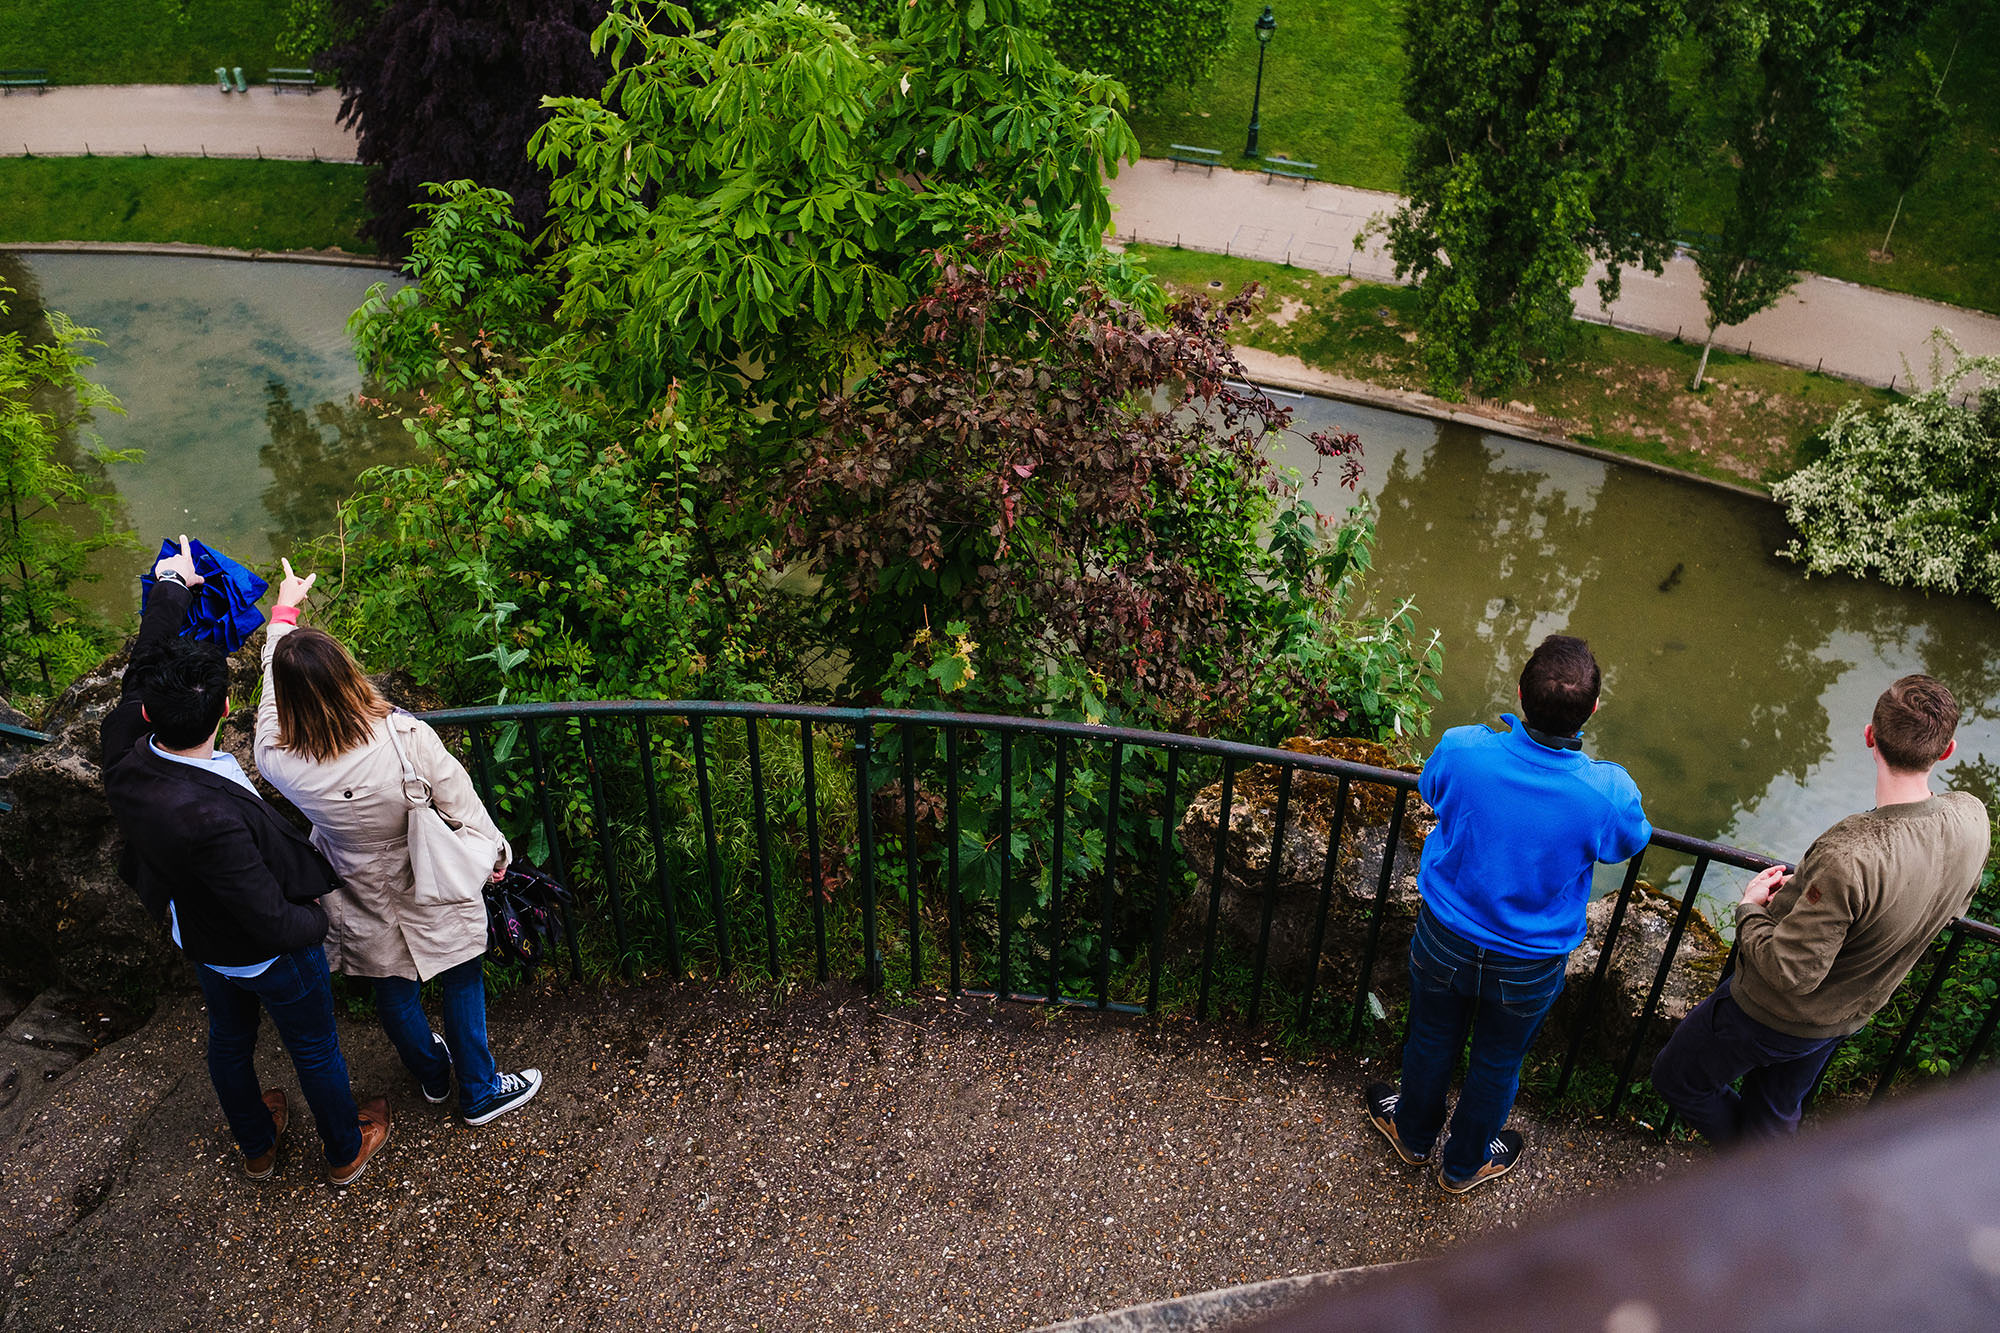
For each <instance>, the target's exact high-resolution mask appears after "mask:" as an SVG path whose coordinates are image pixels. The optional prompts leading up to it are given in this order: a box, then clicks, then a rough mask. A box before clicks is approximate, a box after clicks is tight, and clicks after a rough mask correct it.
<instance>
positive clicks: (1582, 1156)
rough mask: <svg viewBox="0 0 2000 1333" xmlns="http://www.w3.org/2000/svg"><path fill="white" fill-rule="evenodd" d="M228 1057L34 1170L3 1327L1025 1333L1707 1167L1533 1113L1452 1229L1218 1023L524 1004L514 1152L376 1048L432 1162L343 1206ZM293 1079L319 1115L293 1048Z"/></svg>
mask: <svg viewBox="0 0 2000 1333" xmlns="http://www.w3.org/2000/svg"><path fill="white" fill-rule="evenodd" d="M201 1023H202V1017H201V1014H200V1011H199V1008H198V1007H197V1005H196V1003H195V1001H194V1000H192V999H184V1000H178V1001H175V1002H174V1003H172V1004H171V1005H169V1006H165V1007H163V1009H162V1012H161V1014H160V1016H159V1017H158V1018H156V1019H155V1021H154V1023H153V1024H151V1025H150V1026H149V1027H148V1028H147V1029H145V1030H143V1031H142V1032H140V1033H138V1034H135V1035H134V1036H133V1037H131V1038H128V1039H127V1041H126V1042H124V1043H120V1044H119V1045H118V1046H114V1047H112V1048H110V1049H109V1050H107V1051H106V1052H105V1053H104V1054H103V1055H101V1056H99V1057H97V1058H96V1059H93V1060H91V1061H88V1062H86V1063H85V1064H84V1065H82V1066H80V1067H79V1068H78V1069H77V1070H75V1071H73V1072H72V1073H71V1074H70V1075H69V1076H68V1079H69V1080H70V1084H69V1086H68V1087H66V1088H65V1089H64V1091H63V1094H62V1095H61V1096H59V1097H57V1098H56V1099H54V1101H53V1102H52V1103H51V1105H50V1106H49V1107H48V1108H47V1109H45V1110H44V1111H43V1112H42V1113H41V1114H40V1115H39V1116H38V1117H37V1119H36V1121H35V1122H34V1123H32V1124H31V1126H30V1127H29V1128H28V1129H27V1130H26V1131H24V1133H23V1134H22V1136H21V1137H20V1139H19V1140H17V1141H16V1143H14V1144H13V1145H11V1146H10V1148H9V1149H8V1150H7V1155H5V1156H4V1157H0V1209H5V1210H6V1211H7V1213H9V1214H10V1215H13V1216H14V1217H16V1218H25V1219H28V1220H27V1222H26V1223H20V1224H16V1227H15V1231H14V1232H13V1233H12V1234H9V1233H8V1232H7V1231H6V1230H5V1229H4V1228H0V1243H4V1244H5V1245H6V1246H7V1249H6V1250H5V1251H3V1252H0V1259H4V1260H5V1262H4V1266H0V1273H4V1272H6V1271H9V1270H16V1276H15V1277H14V1278H13V1286H12V1290H11V1292H10V1293H9V1298H8V1301H7V1305H6V1312H5V1315H4V1317H0V1326H4V1327H5V1328H6V1329H10V1330H11V1329H24V1330H25V1329H77V1330H86V1329H87V1330H100V1329H111V1328H117V1327H120V1326H121V1325H136V1326H142V1327H145V1328H147V1329H149V1330H159V1331H161V1333H166V1331H167V1330H181V1329H188V1330H192V1329H203V1330H208V1329H225V1328H226V1329H253V1328H254V1329H265V1328H270V1329H315V1330H327V1329H338V1328H368V1327H377V1326H398V1327H422V1328H438V1329H466V1328H519V1329H586V1330H588V1329H607V1330H608V1329H633V1328H655V1327H657V1328H676V1329H690V1330H710V1329H713V1330H723V1329H779V1328H782V1329H787V1330H802V1329H877V1328H883V1329H886V1328H923V1329H959V1328H963V1329H1012V1330H1020V1329H1026V1328H1030V1327H1033V1326H1036V1325H1039V1324H1044V1323H1048V1322H1052V1321H1055V1320H1058V1319H1063V1318H1067V1317H1070V1316H1073V1315H1077V1314H1082V1313H1087V1312H1091V1311H1095V1310H1104V1309H1110V1308H1115V1307H1118V1306H1123V1305H1128V1304H1133V1303H1136V1302H1140V1301H1149V1300H1156V1299H1161V1298H1165V1297H1170V1296H1174V1295H1178V1294H1183V1293H1188V1292H1195V1291H1201V1290H1205V1289H1208V1288H1213V1287H1218V1286H1223V1285H1228V1284H1232V1283H1238V1282H1246V1281H1253V1280H1258V1279H1263V1278H1270V1277H1275V1276H1280V1275H1284V1274H1291V1273H1301V1272H1311V1271H1316V1270H1323V1269H1331V1268H1343V1267H1348V1266H1351V1265H1356V1264H1369V1263H1379V1262H1384V1261H1390V1260H1397V1259H1404V1258H1410V1257H1414V1256H1419V1255H1425V1254H1434V1253H1437V1252H1439V1251H1441V1250H1443V1249H1445V1248H1447V1247H1450V1246H1452V1245H1455V1244H1458V1243H1460V1242H1463V1241H1465V1240H1467V1239H1468V1238H1470V1237H1473V1236H1476V1235H1478V1234H1479V1233H1480V1232H1482V1231H1486V1230H1489V1229H1491V1228H1495V1227H1510V1226H1515V1225H1518V1224H1519V1223H1521V1222H1522V1221H1524V1220H1526V1219H1528V1218H1531V1217H1534V1216H1536V1215H1538V1214H1541V1213H1545V1212H1547V1211H1549V1210H1550V1209H1552V1208H1555V1207H1557V1206H1559V1205H1560V1203H1561V1201H1562V1200H1564V1199H1567V1198H1571V1197H1575V1196H1580V1195H1588V1194H1595V1193H1598V1192H1601V1191H1603V1190H1605V1189H1607V1188H1609V1187H1611V1186H1612V1185H1614V1184H1622V1183H1630V1182H1635V1181H1645V1180H1652V1179H1656V1178H1658V1177H1660V1176H1661V1175H1662V1174H1663V1173H1666V1172H1668V1171H1671V1170H1673V1169H1675V1168H1676V1167H1677V1166H1679V1165H1680V1164H1682V1163H1683V1162H1684V1161H1685V1160H1687V1154H1686V1153H1685V1152H1684V1151H1683V1150H1680V1149H1676V1148H1670V1147H1665V1146H1662V1145H1661V1144H1659V1143H1658V1142H1657V1141H1655V1140H1654V1139H1653V1138H1652V1137H1651V1136H1648V1135H1643V1134H1640V1133H1637V1132H1630V1131H1626V1130H1623V1129H1605V1128H1600V1127H1593V1126H1589V1125H1587V1124H1584V1123H1582V1122H1577V1121H1567V1120H1549V1119H1543V1118H1529V1119H1524V1118H1522V1117H1517V1119H1516V1123H1517V1124H1519V1125H1520V1126H1521V1127H1522V1128H1523V1130H1524V1131H1525V1132H1526V1133H1527V1135H1528V1140H1529V1145H1530V1150H1529V1155H1528V1156H1527V1158H1526V1159H1525V1160H1524V1162H1523V1164H1522V1166H1521V1167H1520V1168H1518V1169H1517V1170H1516V1172H1515V1173H1514V1174H1513V1176H1512V1177H1510V1178H1509V1179H1507V1180H1505V1181H1501V1182H1496V1184H1494V1185H1493V1186H1489V1187H1487V1188H1484V1189H1481V1190H1479V1191H1477V1192H1475V1193H1473V1194H1470V1195H1467V1196H1464V1197H1462V1198H1456V1197H1450V1196H1446V1195H1444V1194H1442V1193H1441V1192H1440V1191H1439V1190H1438V1189H1437V1188H1436V1187H1435V1185H1433V1184H1432V1183H1430V1182H1429V1181H1428V1179H1427V1178H1426V1177H1425V1176H1424V1175H1423V1174H1422V1173H1420V1172H1419V1171H1417V1170H1415V1169H1413V1168H1408V1167H1404V1166H1402V1165H1401V1164H1400V1163H1398V1162H1396V1161H1395V1159H1394V1158H1393V1156H1391V1154H1390V1153H1389V1152H1388V1150H1387V1148H1386V1146H1385V1145H1384V1144H1382V1143H1381V1141H1380V1139H1379V1137H1378V1136H1376V1135H1375V1133H1374V1131H1373V1130H1372V1129H1370V1128H1369V1127H1368V1126H1367V1124H1366V1123H1365V1121H1363V1120H1362V1119H1361V1117H1360V1116H1359V1114H1358V1113H1357V1112H1356V1111H1355V1110H1353V1109H1352V1108H1353V1107H1354V1106H1355V1105H1356V1104H1357V1099H1358V1095H1359V1089H1360V1087H1361V1086H1362V1085H1363V1084H1364V1083H1366V1082H1368V1081H1369V1080H1370V1079H1371V1078H1374V1077H1378V1076H1379V1072H1380V1071H1379V1062H1377V1066H1375V1067H1370V1066H1368V1065H1366V1064H1365V1063H1364V1062H1363V1061H1361V1060H1360V1059H1358V1058H1355V1057H1347V1056H1334V1057H1331V1058H1329V1059H1327V1060H1325V1061H1321V1062H1316V1063H1310V1062H1300V1061H1296V1060H1292V1059H1290V1058H1286V1057H1282V1056H1279V1055H1277V1054H1275V1053H1274V1050H1273V1049H1272V1048H1269V1047H1266V1046H1264V1045H1260V1044H1259V1043H1258V1042H1257V1040H1256V1039H1255V1038H1249V1037H1245V1036H1243V1035H1242V1034H1241V1033H1240V1032H1237V1031H1233V1030H1232V1031H1224V1030H1219V1029H1215V1028H1210V1027H1197V1026H1195V1025H1193V1024H1189V1023H1184V1022H1171V1021H1170V1022H1165V1023H1160V1024H1154V1023H1150V1022H1139V1021H1132V1020H1119V1019H1109V1020H1106V1019H1099V1018H1097V1017H1095V1016H1070V1017H1064V1016H1055V1017H1053V1018H1052V1017H1050V1016H1048V1015H1045V1014H1043V1013H1041V1012H1039V1011H1034V1010H1028V1009H1023V1008H1018V1007H1017V1008H1009V1009H1006V1010H1002V1011H999V1012H992V1011H989V1010H988V1009H987V1008H986V1007H985V1006H984V1005H976V1004H971V1003H967V1004H961V1005H950V1004H946V1003H944V1002H942V1001H935V1000H934V1001H931V1002H930V1003H929V1004H928V1005H927V1006H924V1007H900V1008H889V1007H885V1006H881V1005H878V1004H875V1003H871V1002H869V1001H867V1000H866V999H864V998H862V997H861V996H859V995H857V994H853V993H845V994H843V993H838V992H835V993H827V992H812V993H808V994H806V995H804V996H799V997H795V998H792V999H791V1000H789V1001H787V1002H783V1003H777V1002H774V1001H773V1000H772V999H771V998H770V997H768V996H757V995H749V996H746V995H738V994H734V993H730V992H725V991H719V990H713V989H708V988H695V987H686V988H682V989H680V990H677V991H668V992H655V991H643V990H637V989H629V990H627V989H613V990H607V991H603V992H591V991H587V990H581V989H578V990H569V991H555V992H551V993H549V994H542V995H535V994H519V995H516V996H513V997H510V998H509V999H508V1000H506V1001H504V1002H501V1003H499V1004H497V1005H496V1006H495V1012H494V1015H493V1033H494V1045H495V1048H496V1051H497V1053H498V1054H499V1055H500V1058H501V1061H502V1064H503V1066H506V1065H512V1064H520V1063H531V1062H539V1063H540V1064H541V1065H542V1067H543V1068H544V1070H545V1071H547V1073H548V1074H549V1076H550V1083H549V1086H548V1089H547V1090H546V1091H545V1092H544V1093H543V1094H542V1096H541V1097H540V1098H539V1099H538V1100H537V1101H535V1102H534V1103H532V1104H530V1105H529V1106H528V1107H526V1108H524V1109H523V1110H522V1111H520V1112H518V1113H516V1114H514V1115H512V1116H510V1117H508V1118H506V1119H503V1120H500V1121H496V1122H494V1123H493V1124H492V1125H489V1126H487V1127H485V1128H483V1129H479V1130H469V1129H467V1128H465V1126H464V1125H463V1123H462V1122H460V1121H457V1120H454V1119H452V1118H450V1117H448V1116H446V1115H445V1114H444V1113H443V1108H432V1107H428V1106H426V1105H424V1103H423V1101H422V1100H421V1098H419V1097H418V1096H417V1095H416V1090H415V1088H414V1086H413V1085H411V1084H410V1082H409V1081H408V1079H407V1076H405V1075H403V1074H402V1073H401V1071H400V1069H399V1068H397V1067H396V1066H395V1065H394V1057H393V1055H392V1054H391V1053H390V1052H389V1050H388V1047H387V1043H386V1041H385V1040H384V1039H383V1038H382V1037H381V1036H380V1034H379V1033H378V1032H377V1031H375V1030H374V1029H373V1027H372V1026H371V1025H358V1024H350V1025H349V1026H348V1027H347V1028H346V1029H345V1030H344V1032H343V1039H342V1044H343V1048H344V1049H345V1050H346V1051H347V1052H348V1057H349V1061H350V1064H351V1066H352V1067H353V1071H354V1076H355V1084H356V1087H357V1088H358V1089H360V1090H361V1091H362V1092H363V1094H364V1095H366V1094H369V1093H372V1092H375V1091H380V1090H383V1089H387V1090H388V1091H389V1092H390V1094H391V1096H392V1100H393V1102H394V1104H395V1108H396V1114H397V1120H396V1130H395V1137H394V1138H393V1139H392V1141H391V1142H390V1144H389V1146H388V1147H387V1148H386V1149H385V1150H384V1154H383V1156H382V1157H381V1158H380V1159H378V1164H377V1165H376V1166H374V1167H373V1168H371V1170H370V1172H369V1174H368V1175H367V1176H366V1177H364V1178H363V1179H362V1180H361V1181H360V1182H359V1183H357V1184H356V1185H355V1186H354V1187H353V1188H351V1189H348V1190H345V1191H339V1192H336V1191H332V1190H330V1189H328V1188H327V1187H325V1186H324V1185H322V1184H320V1183H319V1180H318V1170H317V1166H318V1161H317V1158H318V1144H317V1140H316V1139H315V1138H314V1136H313V1135H312V1133H311V1130H310V1129H309V1128H308V1127H307V1124H306V1123H305V1121H304V1119H303V1118H301V1120H300V1121H299V1122H298V1123H297V1124H296V1125H295V1126H294V1129H293V1137H291V1139H290V1140H289V1141H288V1144H287V1147H286V1150H285V1152H284V1153H283V1155H282V1156H281V1158H280V1166H279V1173H278V1176H277V1178H276V1179H275V1180H273V1181H270V1182H267V1183H265V1184H263V1185H252V1184H250V1183H248V1182H246V1181H244V1180H242V1179H241V1178H240V1176H238V1175H237V1174H236V1158H235V1153H234V1150H233V1148H232V1147H231V1145H230V1144H229V1142H228V1139H227V1136H226V1133H225V1131H224V1130H223V1128H222V1125H221V1120H220V1115H219V1113H218V1112H217V1109H216V1106H215V1102H214V1095H213V1092H212V1091H211V1090H210V1088H209V1086H208V1082H207V1079H206V1077H205V1076H204V1075H203V1073H202V1069H201V1064H200V1058H201V1054H200V1053H201V1045H200V1036H199V1034H200V1029H201ZM261 1067H262V1068H263V1069H264V1070H265V1072H266V1077H267V1079H270V1080H271V1081H274V1082H282V1083H284V1084H286V1085H287V1086H290V1087H295V1085H293V1084H292V1077H291V1071H290V1069H289V1066H288V1064H287V1063H286V1062H285V1061H284V1059H283V1057H282V1055H281V1054H279V1053H278V1052H276V1050H275V1048H273V1049H272V1051H271V1053H270V1054H269V1055H267V1056H265V1057H264V1058H263V1064H262V1066H261ZM293 1095H294V1098H295V1099H296V1095H297V1094H296V1091H295V1090H294V1093H293ZM121 1115H123V1116H124V1117H125V1121H124V1122H123V1133H122V1135H121V1133H120V1132H119V1126H120V1123H121V1122H120V1117H121ZM80 1145H81V1147H80ZM86 1148H87V1149H88V1150H87V1151H86V1150H83V1149H86ZM1558 1153H1560V1155H1558ZM79 1158H82V1159H88V1160H87V1161H86V1163H85V1165H84V1166H83V1167H82V1168H81V1169H78V1168H76V1165H75V1163H76V1160H77V1159H79ZM92 1162H94V1163H95V1165H94V1166H93V1165H90V1163H92ZM65 1163H67V1164H68V1165H65ZM65 1170H67V1171H68V1172H69V1174H67V1175H65V1174H64V1171H65ZM64 1207H67V1208H68V1209H69V1213H68V1214H67V1215H60V1214H62V1210H63V1208H64ZM82 1209H88V1211H85V1212H83V1213H82V1215H81V1216H80V1217H76V1216H75V1214H76V1212H77V1211H78V1210H82ZM59 1215H60V1216H59ZM37 1218H41V1219H43V1220H42V1221H41V1222H36V1221H35V1219H37ZM51 1218H53V1219H54V1220H49V1219H51ZM59 1226H66V1228H67V1229H66V1230H58V1229H57V1228H58V1227H59ZM24 1228H25V1229H24Z"/></svg>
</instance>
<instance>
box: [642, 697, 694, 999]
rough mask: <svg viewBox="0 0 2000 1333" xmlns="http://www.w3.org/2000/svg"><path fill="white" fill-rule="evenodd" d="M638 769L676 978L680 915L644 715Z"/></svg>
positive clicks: (649, 731) (669, 960)
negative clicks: (662, 824)
mask: <svg viewBox="0 0 2000 1333" xmlns="http://www.w3.org/2000/svg"><path fill="white" fill-rule="evenodd" d="M638 723H639V726H638V738H639V769H640V772H641V773H642V774H644V776H645V779H646V831H647V833H648V835H649V836H650V837H651V838H652V840H653V875H654V878H655V880H656V881H657V882H658V887H659V893H660V909H661V910H662V911H663V912H665V913H666V914H667V965H668V966H669V967H671V968H672V969H673V973H674V976H675V977H676V978H679V977H680V976H681V975H682V972H683V970H684V968H685V964H684V963H683V961H682V959H681V914H680V907H679V905H678V904H677V903H676V902H675V901H674V881H673V875H672V873H671V872H670V871H669V870H668V868H667V840H666V837H665V835H664V834H663V833H662V832H661V829H660V784H659V780H658V779H657V778H656V777H655V775H654V772H653V729H652V727H651V726H650V725H649V724H648V722H647V719H646V715H645V714H644V713H641V714H639V717H638Z"/></svg>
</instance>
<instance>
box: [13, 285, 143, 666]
mask: <svg viewBox="0 0 2000 1333" xmlns="http://www.w3.org/2000/svg"><path fill="white" fill-rule="evenodd" d="M13 294H14V292H13V288H11V287H7V286H5V285H0V316H5V315H6V314H7V312H8V303H7V300H6V298H7V297H8V296H11V295H13ZM44 318H45V320H46V322H47V326H48V327H47V334H46V336H44V337H36V338H32V339H31V338H30V337H29V336H28V332H27V330H24V329H19V328H9V329H8V330H7V331H6V332H0V691H5V692H6V693H7V694H10V695H23V694H33V693H39V694H41V695H43V696H47V695H50V694H53V693H54V692H55V691H56V690H57V689H59V688H61V687H62V686H63V685H66V684H68V683H69V681H70V680H71V679H72V678H73V677H74V676H75V675H76V674H77V673H78V672H80V671H82V670H83V669H84V668H86V667H88V666H89V665H91V664H92V663H94V662H95V661H97V659H98V658H99V657H101V656H102V655H103V654H104V652H105V650H106V648H107V647H108V645H109V641H110V638H111V635H110V631H109V629H108V627H107V626H105V625H104V624H103V622H102V621H101V620H100V619H99V618H98V617H97V616H95V615H93V614H92V613H91V612H90V610H89V609H88V608H87V607H86V606H85V605H84V604H83V602H82V600H81V599H79V598H78V597H77V596H76V594H75V593H74V591H72V589H73V588H74V586H75V585H76V584H77V583H78V582H82V581H86V580H89V579H90V578H92V577H94V576H93V575H91V574H89V573H87V572H86V567H87V565H88V564H89V561H90V557H91V556H92V555H94V554H95V553H97V552H99V551H102V550H105V549H107V548H110V547H115V546H122V545H126V544H129V542H130V541H131V534H129V533H126V532H121V531H119V529H118V527H117V524H116V522H115V514H116V510H117V497H116V496H115V495H112V494H107V493H105V492H103V491H101V490H99V489H97V488H95V487H93V486H92V485H91V480H90V478H89V477H88V476H86V475H85V473H84V472H82V471H80V470H79V469H77V468H76V467H73V466H71V465H70V464H69V463H67V462H65V461H64V459H63V454H64V453H65V452H66V451H67V447H66V446H67V442H68V441H70V440H72V439H73V438H74V436H75V433H76V432H77V431H78V430H79V429H80V428H81V427H82V426H83V425H84V424H85V423H86V422H87V421H88V419H89V416H90V413H91V412H92V411H94V410H97V409H100V408H101V409H108V410H111V411H117V410H118V405H117V403H116V402H115V401H114V400H113V399H112V397H111V395H110V394H108V393H106V392H105V391H104V390H103V389H101V388H99V387H98V386H97V385H95V384H92V383H91V382H90V381H89V380H88V379H86V378H85V376H84V371H85V369H86V368H88V367H89V365H90V358H89V356H87V355H86V354H85V351H84V349H85V348H87V347H90V346H92V345H94V344H95V343H96V336H95V330H92V329H86V328H80V327H78V326H77V325H76V324H74V323H72V322H70V320H69V319H68V318H67V317H66V316H64V315H61V314H58V313H56V312H54V311H49V312H46V314H45V315H44ZM135 456H136V455H135V454H134V453H132V452H129V451H128V452H121V453H101V454H95V455H91V456H90V458H91V461H92V462H95V463H104V462H122V461H125V460H127V459H130V458H133V457H135ZM37 683H39V686H40V688H39V690H36V688H35V686H36V684H37Z"/></svg>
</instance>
